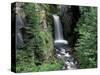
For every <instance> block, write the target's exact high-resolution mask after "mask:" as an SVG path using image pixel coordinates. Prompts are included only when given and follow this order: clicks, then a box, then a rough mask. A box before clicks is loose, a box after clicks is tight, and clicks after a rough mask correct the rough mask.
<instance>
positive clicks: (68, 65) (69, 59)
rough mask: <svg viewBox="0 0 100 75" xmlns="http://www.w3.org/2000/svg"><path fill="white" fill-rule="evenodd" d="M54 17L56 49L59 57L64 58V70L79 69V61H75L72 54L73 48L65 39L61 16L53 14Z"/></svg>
mask: <svg viewBox="0 0 100 75" xmlns="http://www.w3.org/2000/svg"><path fill="white" fill-rule="evenodd" d="M53 19H54V32H55V40H54V45H55V50H56V56H57V58H58V59H61V60H62V59H63V60H64V66H63V67H62V70H71V69H77V61H75V59H74V57H73V55H72V54H71V48H70V47H69V46H68V41H67V40H64V37H63V28H62V25H61V21H60V18H59V16H57V15H56V14H54V15H53Z"/></svg>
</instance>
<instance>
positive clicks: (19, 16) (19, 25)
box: [12, 2, 25, 48]
mask: <svg viewBox="0 0 100 75" xmlns="http://www.w3.org/2000/svg"><path fill="white" fill-rule="evenodd" d="M23 5H24V3H19V2H18V3H16V4H15V6H14V7H13V11H14V12H13V14H14V16H15V17H12V18H15V19H14V20H15V21H12V22H15V24H16V47H17V48H20V47H21V46H22V45H23V44H24V41H23V40H24V38H23V32H22V30H23V28H24V27H25V14H24V11H23V8H22V6H23Z"/></svg>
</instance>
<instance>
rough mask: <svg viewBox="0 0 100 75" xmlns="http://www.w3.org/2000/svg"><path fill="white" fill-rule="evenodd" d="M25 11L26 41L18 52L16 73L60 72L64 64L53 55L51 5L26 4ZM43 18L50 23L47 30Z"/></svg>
mask: <svg viewBox="0 0 100 75" xmlns="http://www.w3.org/2000/svg"><path fill="white" fill-rule="evenodd" d="M23 9H24V12H25V15H26V26H25V33H26V34H25V36H26V39H24V42H25V44H24V45H23V47H22V48H19V49H18V50H17V51H16V58H17V59H16V71H17V72H32V71H35V72H36V71H52V70H59V69H60V68H61V66H62V64H63V62H60V61H59V62H58V60H57V58H55V56H54V55H53V54H54V47H53V38H52V28H51V25H52V23H51V21H52V20H51V17H50V14H49V11H50V10H49V5H41V4H31V3H28V4H27V3H25V5H24V6H23ZM42 11H45V13H43V12H42ZM41 13H42V14H41ZM46 16H47V17H46ZM42 17H46V19H45V20H47V21H48V22H47V23H46V24H47V28H46V29H44V28H43V27H42V26H43V25H44V24H42V23H41V21H44V18H42Z"/></svg>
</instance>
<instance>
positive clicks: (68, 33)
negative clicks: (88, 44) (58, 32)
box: [60, 5, 80, 46]
mask: <svg viewBox="0 0 100 75" xmlns="http://www.w3.org/2000/svg"><path fill="white" fill-rule="evenodd" d="M60 14H61V21H62V25H63V32H64V37H65V39H66V40H68V42H69V45H70V46H74V43H75V41H76V37H77V34H76V33H75V32H74V28H75V27H76V23H77V21H78V19H79V17H80V11H79V7H78V6H66V5H62V6H61V8H60Z"/></svg>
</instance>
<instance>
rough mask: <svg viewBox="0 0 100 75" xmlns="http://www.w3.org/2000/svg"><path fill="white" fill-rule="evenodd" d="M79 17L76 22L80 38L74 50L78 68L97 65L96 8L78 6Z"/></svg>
mask: <svg viewBox="0 0 100 75" xmlns="http://www.w3.org/2000/svg"><path fill="white" fill-rule="evenodd" d="M80 10H81V18H80V19H79V22H78V24H77V28H76V29H75V30H76V31H79V34H80V38H79V39H78V42H77V44H76V47H75V50H76V55H77V59H78V60H79V65H80V68H95V67H97V8H95V7H80Z"/></svg>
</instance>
